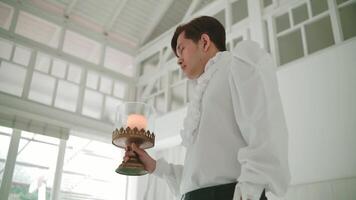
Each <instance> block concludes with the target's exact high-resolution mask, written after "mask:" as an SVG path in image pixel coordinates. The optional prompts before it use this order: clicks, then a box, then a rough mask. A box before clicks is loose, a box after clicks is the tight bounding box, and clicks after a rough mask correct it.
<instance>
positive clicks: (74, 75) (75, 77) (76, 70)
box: [67, 64, 82, 84]
mask: <svg viewBox="0 0 356 200" xmlns="http://www.w3.org/2000/svg"><path fill="white" fill-rule="evenodd" d="M81 75H82V68H81V67H79V66H76V65H73V64H70V65H69V69H68V77H67V79H68V81H73V82H74V83H78V84H79V83H80V80H81Z"/></svg>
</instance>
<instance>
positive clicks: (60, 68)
mask: <svg viewBox="0 0 356 200" xmlns="http://www.w3.org/2000/svg"><path fill="white" fill-rule="evenodd" d="M66 69H67V63H66V62H65V61H64V60H58V59H53V64H52V72H51V74H52V75H53V76H56V77H58V78H64V76H65V74H66Z"/></svg>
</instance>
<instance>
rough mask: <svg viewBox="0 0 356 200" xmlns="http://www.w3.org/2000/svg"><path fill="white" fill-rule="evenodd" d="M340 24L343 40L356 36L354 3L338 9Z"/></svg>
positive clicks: (355, 6)
mask: <svg viewBox="0 0 356 200" xmlns="http://www.w3.org/2000/svg"><path fill="white" fill-rule="evenodd" d="M339 13H340V22H341V28H342V33H343V36H344V40H347V39H349V38H352V37H355V36H356V25H355V19H356V3H352V4H350V5H347V6H344V7H342V8H340V9H339Z"/></svg>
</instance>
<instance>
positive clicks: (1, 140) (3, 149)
mask: <svg viewBox="0 0 356 200" xmlns="http://www.w3.org/2000/svg"><path fill="white" fill-rule="evenodd" d="M11 136H12V129H11V128H8V127H3V126H0V185H1V182H2V177H3V175H4V169H5V162H6V159H7V153H8V150H9V145H10V140H11Z"/></svg>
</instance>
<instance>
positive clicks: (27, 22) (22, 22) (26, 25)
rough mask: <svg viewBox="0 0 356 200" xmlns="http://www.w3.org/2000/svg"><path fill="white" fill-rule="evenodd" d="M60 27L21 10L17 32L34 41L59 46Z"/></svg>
mask: <svg viewBox="0 0 356 200" xmlns="http://www.w3.org/2000/svg"><path fill="white" fill-rule="evenodd" d="M60 30H61V29H60V27H59V26H57V25H55V24H53V23H51V22H48V21H46V20H44V19H42V18H39V17H36V16H34V15H31V14H29V13H26V12H23V11H20V14H19V18H18V20H17V25H16V29H15V33H17V34H20V35H22V36H24V37H27V38H30V39H32V40H34V41H37V42H40V43H43V44H45V45H49V46H51V47H57V46H58V41H59V34H60Z"/></svg>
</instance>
